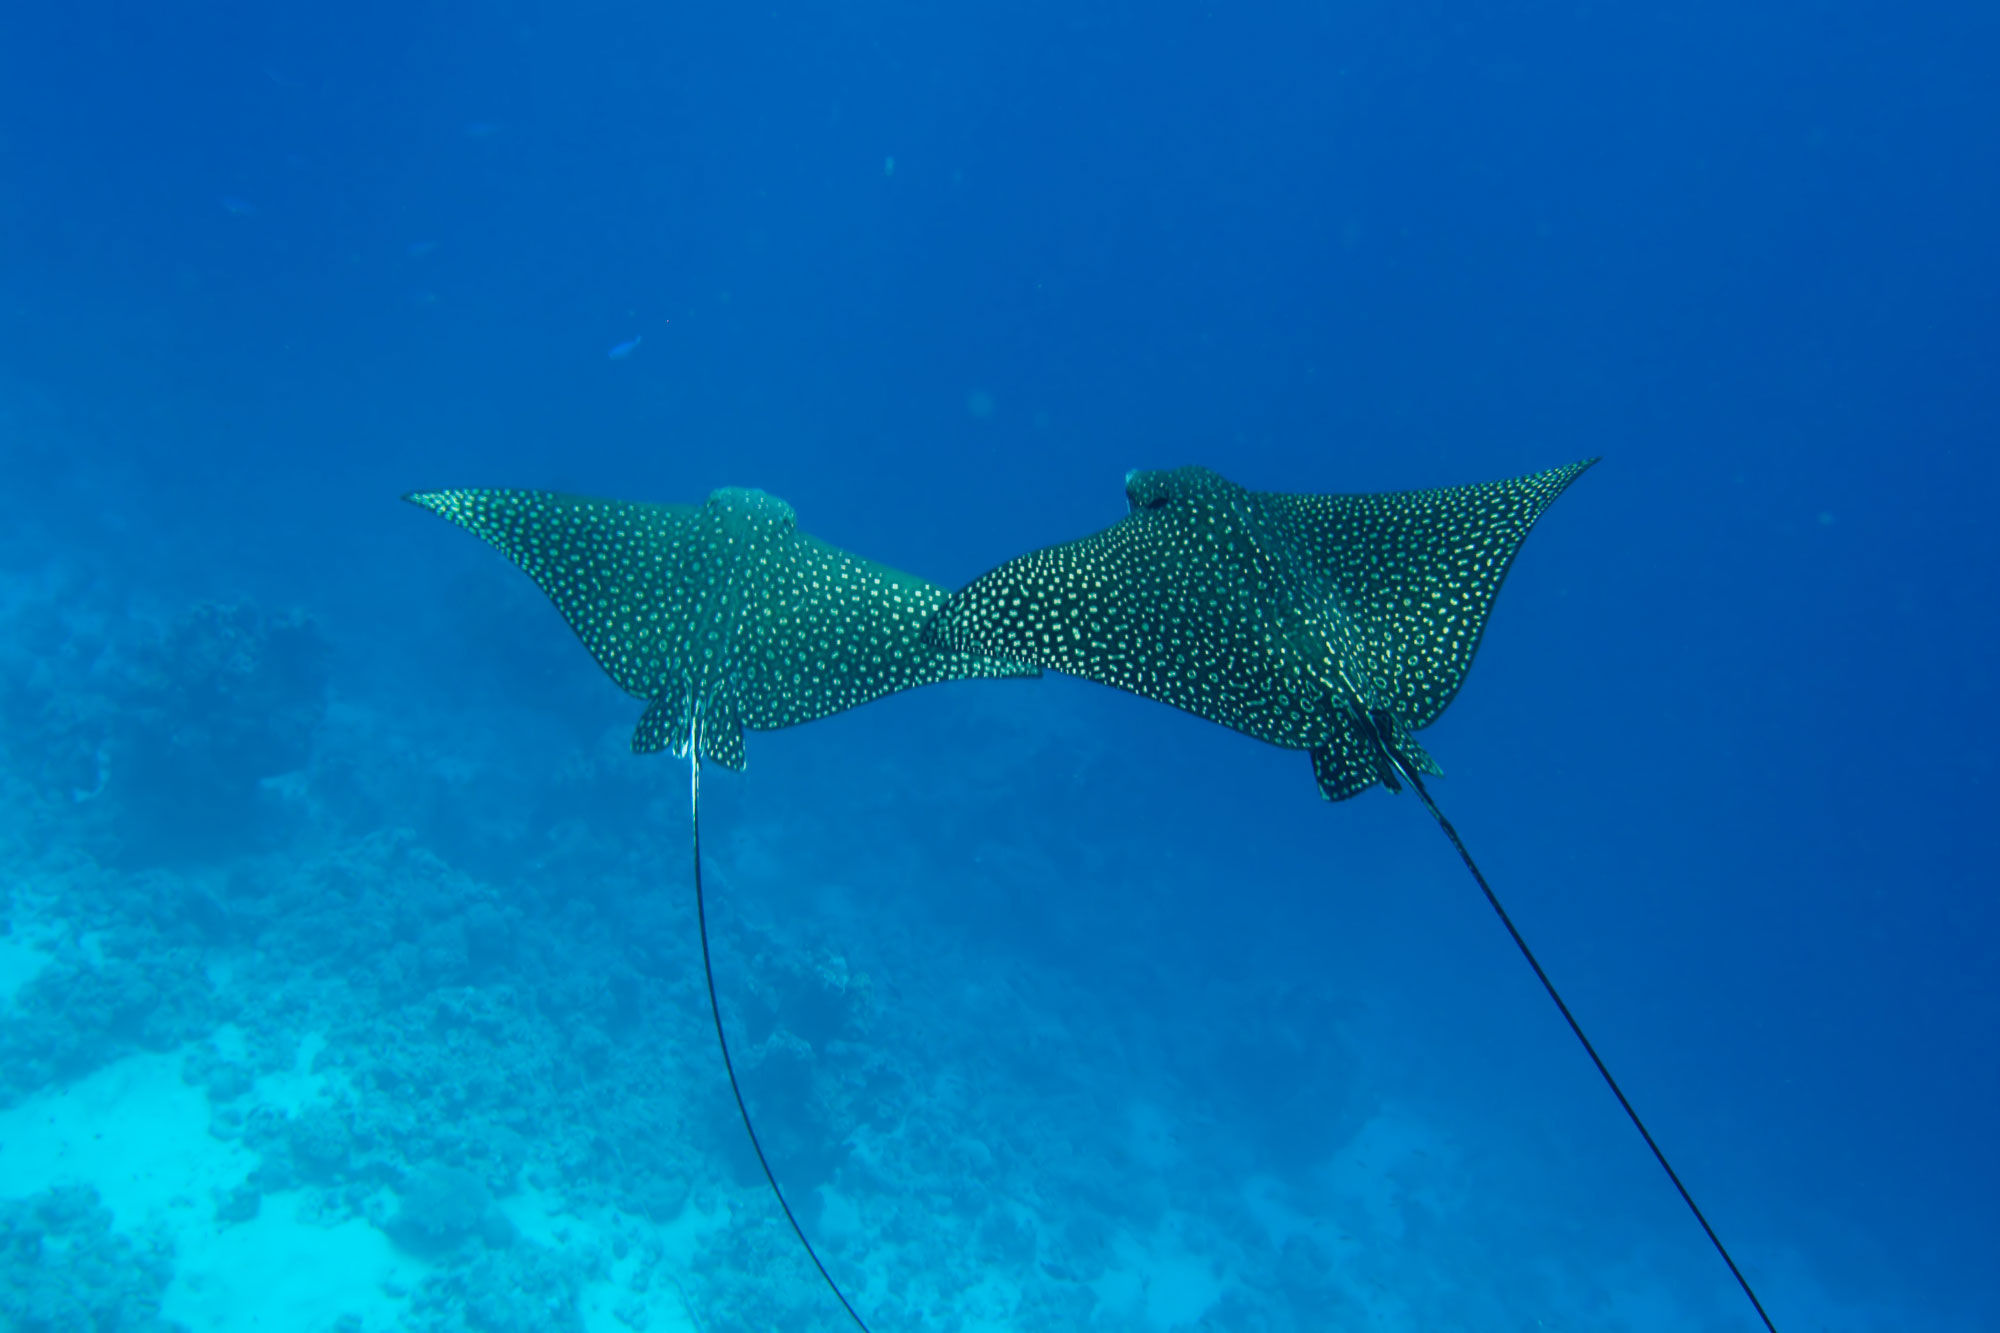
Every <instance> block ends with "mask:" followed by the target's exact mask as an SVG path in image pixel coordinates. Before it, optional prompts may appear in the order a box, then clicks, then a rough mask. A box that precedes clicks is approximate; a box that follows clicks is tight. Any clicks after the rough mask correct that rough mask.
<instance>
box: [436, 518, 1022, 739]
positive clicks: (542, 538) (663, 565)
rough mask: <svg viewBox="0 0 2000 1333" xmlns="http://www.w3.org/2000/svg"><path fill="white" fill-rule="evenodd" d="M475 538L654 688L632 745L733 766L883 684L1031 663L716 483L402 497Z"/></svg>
mask: <svg viewBox="0 0 2000 1333" xmlns="http://www.w3.org/2000/svg"><path fill="white" fill-rule="evenodd" d="M405 498H407V499H408V500H410V501H411V502H412V503H414V504H418V505H421V506H423V507H424V508H426V509H429V510H431V511H432V512H434V513H437V514H439V515H441V516H443V517H444V518H447V519H449V520H451V521H452V522H453V523H456V524H458V525H459V526H460V527H463V528H465V529H467V530H468V531H470V532H472V533H474V534H476V535H478V536H479V537H481V538H483V539H484V540H485V541H486V542H488V543H489V544H490V545H492V546H493V547H494V548H495V549H496V550H498V551H499V552H500V553H501V554H502V555H505V556H506V557H507V558H508V559H509V560H512V561H513V562H514V563H515V564H516V565H518V566H520V568H521V569H522V571H523V572H525V573H526V574H527V575H528V577H530V578H532V579H533V580H534V581H535V582H536V584H538V585H539V586H540V587H541V589H542V591H543V592H545V593H547V594H548V596H549V600H550V601H552V602H554V603H555V605H556V608H557V609H558V610H559V611H561V612H562V615H563V618H564V619H565V620H567V621H568V622H569V625H570V628H571V629H573V630H575V631H576V636H577V638H579V639H581V640H582V641H583V645H584V647H586V648H588V649H589V650H590V654H591V656H592V657H594V658H596V659H597V663H598V665H599V666H601V667H603V668H604V670H605V672H606V673H607V674H609V675H610V677H611V678H612V679H613V680H615V681H616V682H618V684H619V686H620V687H621V688H622V689H624V690H625V691H626V692H627V693H629V694H632V695H636V696H637V697H639V698H641V699H645V700H647V701H648V704H649V706H648V708H647V710H646V715H645V717H644V718H642V719H641V721H640V723H639V728H638V730H637V731H636V732H635V733H634V734H633V737H632V747H633V749H635V750H638V751H641V752H645V751H650V750H658V749H672V750H673V751H674V753H676V754H681V755H685V752H686V748H687V737H688V735H689V731H690V724H691V723H694V724H697V725H696V726H695V727H694V730H695V731H696V733H697V735H698V737H699V744H700V747H701V752H702V754H703V755H704V756H706V757H708V758H711V759H714V760H715V761H716V762H717V763H721V764H724V765H726V766H728V767H731V768H738V769H740V768H742V767H743V762H744V759H743V728H745V727H750V728H754V729H757V730H763V731H769V730H775V729H777V728H779V727H789V726H795V725H797V724H798V723H801V722H810V721H812V720H814V719H815V718H821V717H826V716H829V715H830V714H833V713H838V712H841V711H843V710H845V709H849V708H853V707H855V706H856V705H857V704H863V703H867V702H868V701H869V700H871V699H879V698H881V697H882V696H883V695H885V694H892V693H894V692H896V691H898V690H905V689H910V688H912V687H914V686H918V685H927V684H931V683H934V682H937V681H944V680H958V679H963V678H968V677H998V676H1033V675H1037V674H1039V672H1038V671H1037V670H1036V668H1034V667H1030V666H1019V665H1015V664H1013V663H1011V662H1005V661H995V660H992V659H988V658H984V657H978V656H968V655H965V654H960V653H957V652H952V651H948V650H945V649H941V648H938V647H935V646H933V645H931V644H928V643H926V642H924V640H923V627H924V625H925V622H926V621H927V620H928V619H929V618H930V616H931V615H932V613H933V612H935V611H936V610H937V608H938V607H939V606H940V605H941V604H942V603H943V602H944V599H945V596H946V593H945V590H944V589H942V588H939V587H937V586H936V585H934V584H931V583H927V582H925V581H924V580H922V579H919V578H916V577H914V576H913V575H909V574H905V573H902V572H901V571H898V570H894V569H891V568H889V567H888V566H886V565H879V564H876V563H875V562H874V561H872V560H864V559H862V558H861V557H859V556H855V555H850V554H848V553H847V552H845V551H842V550H840V549H838V548H837V547H833V546H829V545H827V544H826V543H825V542H821V541H818V540H816V539H814V538H812V537H809V536H806V535H805V534H803V533H801V532H799V531H798V525H797V519H796V517H795V516H794V514H793V512H792V507H791V506H790V505H788V504H786V503H785V502H784V501H783V500H780V499H778V498H776V497H775V496H772V495H767V494H766V493H764V492H763V491H756V490H742V489H734V488H731V489H724V490H718V491H716V492H714V493H713V494H711V495H710V496H709V497H708V502H707V503H706V504H703V505H700V506H693V505H659V504H637V503H628V502H625V501H618V500H596V499H589V498H586V497H583V496H575V495H562V494H557V493H555V492H550V491H531V490H480V489H475V490H450V491H425V492H420V493H416V494H412V495H409V496H407V497H405Z"/></svg>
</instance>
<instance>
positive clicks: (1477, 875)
mask: <svg viewBox="0 0 2000 1333" xmlns="http://www.w3.org/2000/svg"><path fill="white" fill-rule="evenodd" d="M1343 678H1344V673H1343ZM1348 687H1349V689H1350V691H1351V690H1352V689H1353V686H1352V683H1351V682H1349V686H1348ZM1351 711H1352V713H1353V715H1354V717H1355V719H1356V721H1357V722H1358V723H1359V724H1360V726H1361V727H1362V729H1363V730H1364V731H1366V732H1368V733H1370V734H1371V735H1372V736H1373V738H1374V740H1375V744H1376V746H1377V748H1378V750H1379V752H1380V753H1381V754H1382V755H1383V756H1384V757H1385V758H1386V759H1387V760H1388V762H1389V763H1390V764H1391V765H1393V766H1394V768H1395V771H1396V772H1397V773H1399V774H1401V775H1402V777H1403V779H1404V781H1406V782H1408V783H1409V784H1410V787H1411V789H1412V790H1414V791H1415V792H1416V793H1417V799H1418V800H1420V801H1422V802H1423V803H1424V809H1426V810H1428V811H1430V812H1431V818H1432V819H1435V820H1436V821H1437V825H1438V827H1439V828H1441V829H1443V830H1444V836H1445V837H1447V838H1449V839H1450V840H1451V845H1452V846H1453V847H1454V848H1455V849H1457V851H1458V859H1459V860H1461V861H1463V862H1465V868H1466V869H1467V870H1469V871H1471V872H1472V878H1473V882H1475V883H1476V884H1478V885H1479V891H1480V892H1481V893H1483V894H1485V895H1486V902H1487V904H1488V905H1489V906H1490V907H1492V909H1493V914H1494V915H1495V916H1497V917H1499V918H1500V924H1501V925H1503V926H1505V927H1506V928H1507V934H1508V935H1509V936H1511V937H1512V938H1513V941H1514V947H1516V948H1517V949H1519V950H1520V951H1521V956H1522V957H1523V958H1525V959H1527V960H1528V966H1529V967H1531V968H1533V969H1534V970H1535V979H1536V980H1537V981H1539V982H1541V983H1542V989H1543V990H1545V991H1547V992H1548V993H1549V998H1550V999H1551V1000H1554V1001H1555V1003H1556V1008H1557V1009H1558V1010H1560V1011H1561V1012H1562V1016H1563V1022H1565V1023H1567V1024H1569V1030H1570V1031H1571V1032H1573V1033H1575V1034H1576V1039H1577V1041H1579V1042H1581V1043H1582V1044H1583V1052H1584V1054H1585V1055H1588V1056H1589V1057H1590V1063H1592V1064H1593V1065H1596V1066H1597V1072H1598V1073H1599V1074H1600V1075H1602V1076H1603V1079H1604V1083H1605V1086H1607V1087H1609V1088H1610V1089H1611V1095H1612V1096H1614V1097H1616V1098H1617V1099H1618V1104H1619V1105H1620V1106H1622V1107H1624V1108H1625V1115H1626V1118H1627V1119H1629V1120H1630V1121H1631V1122H1632V1127H1633V1128H1634V1129H1636V1130H1638V1131H1639V1137H1640V1138H1642V1139H1644V1140H1645V1141H1646V1146H1647V1147H1648V1148H1650V1149H1652V1152H1653V1160H1654V1161H1656V1162H1658V1163H1659V1164H1660V1169H1661V1170H1662V1171H1665V1172H1666V1173H1667V1179H1668V1180H1671V1181H1672V1182H1673V1183H1674V1189H1675V1190H1677V1191H1679V1193H1680V1196H1681V1202H1683V1203H1685V1204H1686V1205H1687V1206H1688V1211H1689V1212H1691V1213H1693V1214H1694V1220H1695V1221H1697V1222H1699V1223H1701V1229H1702V1231H1703V1232H1704V1233H1705V1234H1706V1235H1707V1236H1708V1241H1709V1244H1711V1245H1713V1246H1715V1252H1716V1253H1717V1254H1719V1255H1721V1256H1722V1262H1723V1263H1725V1264H1728V1265H1729V1272H1730V1274H1731V1276H1733V1277H1734V1278H1735V1279H1736V1285H1737V1286H1739V1287H1741V1288H1743V1294H1744V1295H1745V1296H1748V1297H1749V1298H1750V1304H1751V1307H1752V1308H1753V1309H1755V1310H1756V1311H1757V1317H1758V1318H1759V1319H1761V1320H1763V1321H1764V1327H1765V1328H1766V1329H1767V1330H1769V1333H1778V1328H1777V1325H1775V1324H1773V1323H1772V1322H1771V1316H1770V1315H1768V1314H1766V1313H1765V1312H1764V1302H1762V1301H1760V1300H1758V1299H1757V1293H1756V1291H1755V1290H1754V1289H1752V1288H1751V1286H1750V1279H1749V1278H1747V1277H1745V1276H1743V1270H1742V1269H1741V1268H1738V1267H1737V1266H1736V1260H1735V1259H1734V1258H1733V1257H1731V1255H1730V1253H1729V1247H1728V1246H1726V1245H1724V1244H1723V1243H1722V1237H1720V1236H1718V1235H1716V1234H1715V1228H1714V1227H1712V1226H1710V1225H1709V1223H1708V1218H1707V1216H1706V1215H1704V1214H1703V1213H1702V1211H1701V1205H1700V1204H1698V1203H1696V1202H1695V1201H1694V1195H1692V1194H1690V1193H1689V1192H1688V1187H1687V1186H1686V1185H1684V1184H1682V1183H1681V1177H1680V1172H1678V1171H1676V1170H1674V1167H1673V1163H1671V1162H1669V1161H1668V1160H1667V1154H1666V1153H1665V1152H1664V1151H1663V1150H1662V1149H1661V1147H1660V1145H1659V1143H1658V1142H1656V1141H1655V1140H1654V1138H1653V1133H1652V1131H1651V1130H1649V1129H1647V1128H1646V1122H1645V1121H1643V1120H1641V1119H1640V1118H1639V1112H1638V1111H1637V1110H1636V1109H1635V1108H1634V1107H1633V1105H1632V1102H1631V1099H1630V1098H1628V1097H1626V1095H1625V1090H1624V1089H1623V1088H1621V1087H1619V1086H1618V1080H1617V1079H1615V1078H1613V1077H1612V1076H1611V1070H1610V1067H1609V1066H1607V1065H1606V1064H1605V1063H1604V1057H1602V1056H1600V1055H1599V1054H1598V1053H1597V1047H1595V1046H1593V1045H1592V1044H1591V1041H1590V1038H1589V1037H1587V1036H1585V1035H1584V1032H1583V1025H1582V1024H1581V1023H1579V1022H1577V1021H1576V1015H1575V1014H1573V1013H1571V1012H1570V1009H1569V1005H1568V1004H1566V1003H1564V1001H1563V997H1562V993H1561V992H1560V991H1558V990H1557V989H1556V984H1555V982H1553V981H1551V980H1549V974H1548V973H1547V972H1545V971H1543V970H1542V964H1541V960H1540V959H1538V958H1536V957H1535V951H1534V950H1533V949H1531V948H1529V947H1528V941H1527V939H1526V938H1525V937H1523V936H1522V934H1521V931H1520V929H1519V927H1517V926H1515V924H1514V918H1513V917H1511V916H1509V915H1507V909H1506V908H1505V907H1502V906H1501V905H1500V895H1498V894H1497V893H1495V892H1493V886H1492V885H1491V884H1488V883H1487V882H1486V876H1485V875H1484V874H1483V873H1482V872H1481V871H1480V869H1479V863H1478V862H1477V861H1474V860H1473V859H1472V853H1471V852H1469V851H1467V850H1466V849H1465V840H1464V839H1463V838H1460V837H1459V836H1458V830H1457V829H1456V828H1454V827H1452V823H1451V821H1450V820H1449V819H1446V818H1445V815H1444V811H1442V810H1440V809H1438V803H1437V802H1436V801H1434V800H1432V799H1431V793H1430V789H1429V788H1428V787H1426V786H1424V779H1423V776H1422V775H1421V774H1419V773H1418V772H1417V766H1416V765H1415V764H1412V763H1409V762H1407V761H1406V760H1405V759H1404V758H1403V755H1402V753H1401V752H1400V751H1399V750H1397V748H1396V747H1395V746H1394V745H1393V744H1391V741H1390V738H1391V736H1392V734H1393V733H1392V730H1391V729H1390V728H1389V727H1387V726H1385V725H1384V724H1383V719H1381V718H1378V717H1377V716H1376V714H1375V712H1374V711H1373V710H1371V709H1368V708H1366V707H1365V706H1363V705H1362V704H1361V702H1360V699H1359V696H1358V692H1357V693H1356V697H1355V700H1354V702H1353V704H1352V705H1351ZM1391 786H1392V787H1393V784H1391Z"/></svg>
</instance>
